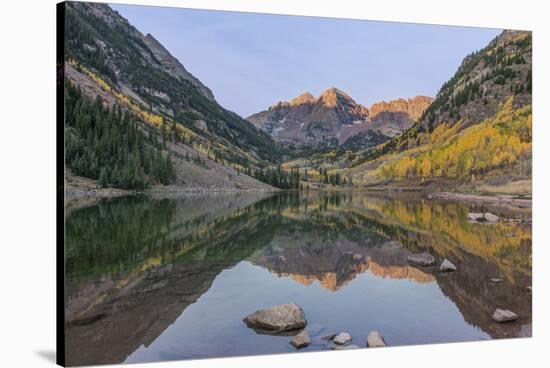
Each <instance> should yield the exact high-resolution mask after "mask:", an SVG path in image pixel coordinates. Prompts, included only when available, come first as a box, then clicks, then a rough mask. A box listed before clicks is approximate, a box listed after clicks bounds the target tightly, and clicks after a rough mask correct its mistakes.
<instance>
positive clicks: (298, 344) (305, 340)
mask: <svg viewBox="0 0 550 368" xmlns="http://www.w3.org/2000/svg"><path fill="white" fill-rule="evenodd" d="M309 344H311V340H310V339H309V335H308V333H307V331H306V330H303V331H302V332H300V333H299V334H297V335H296V336H294V338H293V339H292V340H291V341H290V345H292V346H294V347H295V348H296V349H301V348H305V347H306V346H308V345H309Z"/></svg>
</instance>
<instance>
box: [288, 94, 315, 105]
mask: <svg viewBox="0 0 550 368" xmlns="http://www.w3.org/2000/svg"><path fill="white" fill-rule="evenodd" d="M315 101H317V99H316V98H315V97H314V96H313V95H312V94H311V93H309V92H304V93H302V94H301V95H299V96H298V97H296V98H294V99H293V100H292V101H290V104H291V105H292V106H296V105H302V104H305V103H314V102H315Z"/></svg>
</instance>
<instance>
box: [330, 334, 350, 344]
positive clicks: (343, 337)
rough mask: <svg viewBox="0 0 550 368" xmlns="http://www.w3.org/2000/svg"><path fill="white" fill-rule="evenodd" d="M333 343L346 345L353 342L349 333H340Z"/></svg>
mask: <svg viewBox="0 0 550 368" xmlns="http://www.w3.org/2000/svg"><path fill="white" fill-rule="evenodd" d="M332 341H333V342H334V343H336V344H338V345H344V344H347V343H348V342H350V341H351V335H350V334H349V333H347V332H340V333H339V334H338V335H336V336H334V338H333V339H332Z"/></svg>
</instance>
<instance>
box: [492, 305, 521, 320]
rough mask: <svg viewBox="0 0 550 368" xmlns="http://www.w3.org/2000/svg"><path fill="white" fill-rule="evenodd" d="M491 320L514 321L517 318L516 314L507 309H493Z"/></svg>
mask: <svg viewBox="0 0 550 368" xmlns="http://www.w3.org/2000/svg"><path fill="white" fill-rule="evenodd" d="M492 318H493V321H496V322H511V321H515V320H516V318H518V316H517V314H515V313H514V312H512V311H510V310H508V309H498V308H497V309H495V312H494V313H493V316H492Z"/></svg>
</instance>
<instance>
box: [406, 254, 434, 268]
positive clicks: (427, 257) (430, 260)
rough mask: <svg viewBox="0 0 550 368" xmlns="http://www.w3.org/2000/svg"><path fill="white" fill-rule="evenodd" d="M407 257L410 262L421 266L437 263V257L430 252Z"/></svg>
mask: <svg viewBox="0 0 550 368" xmlns="http://www.w3.org/2000/svg"><path fill="white" fill-rule="evenodd" d="M407 259H408V261H409V262H410V263H414V264H417V265H420V266H431V265H433V264H434V263H435V258H434V257H433V256H432V255H431V254H430V253H417V254H412V255H410V256H409V257H408V258H407Z"/></svg>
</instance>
